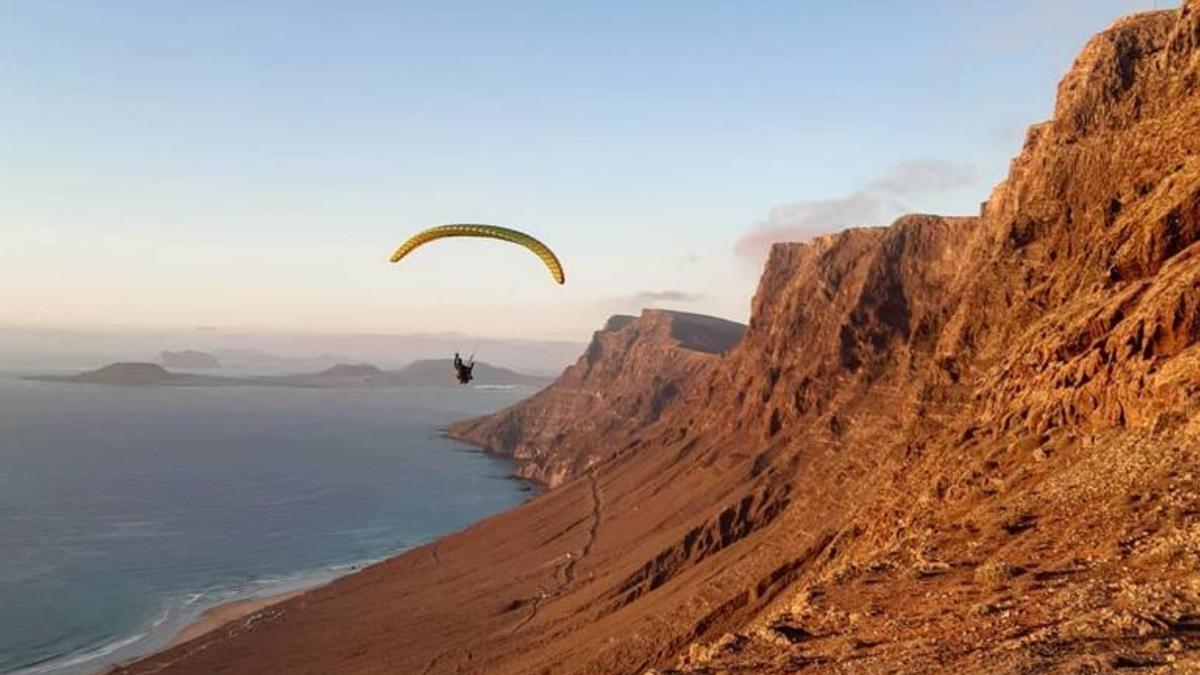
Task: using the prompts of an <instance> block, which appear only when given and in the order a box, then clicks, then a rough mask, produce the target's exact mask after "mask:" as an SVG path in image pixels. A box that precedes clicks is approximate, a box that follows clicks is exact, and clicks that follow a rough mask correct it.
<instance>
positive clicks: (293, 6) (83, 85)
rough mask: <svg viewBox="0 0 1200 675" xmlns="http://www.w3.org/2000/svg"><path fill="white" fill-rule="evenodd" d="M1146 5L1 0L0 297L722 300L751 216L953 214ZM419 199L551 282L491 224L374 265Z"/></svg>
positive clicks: (193, 322) (139, 320)
mask: <svg viewBox="0 0 1200 675" xmlns="http://www.w3.org/2000/svg"><path fill="white" fill-rule="evenodd" d="M1155 4H1156V3H1154V2H1153V1H1152V0H1009V1H1006V2H1004V3H997V2H985V1H983V0H979V1H974V0H927V1H923V2H890V1H889V2H883V1H864V0H857V1H845V2H759V3H736V2H697V1H692V2H608V3H587V4H584V3H561V2H545V3H542V2H536V3H535V2H525V3H483V2H479V3H453V2H446V3H419V4H418V3H401V2H345V3H332V2H322V3H319V2H288V3H284V2H265V1H264V2H256V3H244V2H221V1H212V2H204V3H184V2H161V1H146V2H129V1H126V2H121V1H114V2H105V3H98V2H83V1H82V0H79V1H75V2H55V1H52V0H26V1H24V2H17V1H10V2H3V3H0V157H3V161H2V162H0V234H2V235H3V240H2V241H3V244H2V245H0V283H3V287H4V288H5V289H6V292H5V293H3V294H0V325H26V326H50V327H78V328H85V327H86V328H96V327H107V328H122V329H129V328H133V329H138V328H145V329H150V328H154V329H161V328H181V329H183V328H188V327H191V326H216V327H220V328H222V329H228V330H296V331H314V332H414V331H443V330H457V331H464V332H469V333H478V334H484V335H493V336H504V337H512V336H523V337H546V338H570V339H583V338H585V337H586V336H587V335H588V334H589V333H590V331H592V330H594V329H595V328H596V327H598V325H599V324H600V323H601V322H602V321H603V319H604V317H605V316H607V315H608V314H611V313H613V312H617V311H631V310H634V309H636V308H637V307H638V306H640V305H646V304H658V305H661V306H670V307H675V308H678V309H685V310H690V311H701V312H710V313H715V314H719V315H723V316H727V317H731V318H736V319H745V318H746V314H747V312H748V308H749V302H750V296H751V294H752V293H753V290H754V286H755V283H756V281H757V276H758V271H759V265H760V262H761V242H760V241H759V239H761V237H760V238H756V237H755V236H754V233H755V232H759V231H761V230H762V228H764V227H767V228H775V229H773V230H772V232H779V233H783V234H787V233H789V232H794V233H795V234H796V235H797V236H800V235H802V234H804V233H806V232H809V231H822V230H828V229H838V228H840V227H844V226H846V225H850V224H884V221H886V220H888V219H890V218H891V217H892V216H894V215H896V214H897V213H898V212H899V211H902V210H922V211H936V212H945V213H963V212H966V213H971V212H974V211H976V210H977V208H978V203H979V202H980V201H981V200H983V199H985V198H986V195H987V193H988V191H989V190H990V189H991V186H992V184H994V183H995V182H996V181H997V180H998V179H999V178H1001V177H1002V176H1003V174H1004V171H1005V169H1006V167H1007V164H1008V161H1009V159H1010V158H1011V157H1012V155H1013V154H1014V153H1015V152H1016V150H1017V148H1018V147H1019V145H1020V141H1021V138H1022V135H1023V132H1024V128H1025V126H1026V125H1028V124H1030V123H1032V122H1035V121H1038V120H1040V119H1044V118H1046V117H1047V116H1048V115H1049V112H1050V110H1051V106H1052V103H1053V93H1054V86H1055V84H1056V83H1057V81H1058V78H1059V77H1061V75H1062V73H1063V72H1064V71H1065V69H1066V68H1067V67H1068V66H1069V65H1070V62H1071V59H1072V58H1073V57H1074V55H1075V53H1076V52H1077V51H1078V50H1079V48H1080V47H1081V46H1082V44H1083V42H1084V41H1085V40H1086V39H1087V37H1088V36H1090V35H1091V34H1092V33H1094V32H1096V31H1097V30H1100V29H1102V28H1103V27H1104V26H1106V25H1108V24H1110V23H1111V22H1112V21H1113V20H1115V19H1116V18H1117V17H1119V16H1121V15H1123V14H1127V13H1130V12H1133V11H1138V10H1142V9H1148V8H1151V7H1153V6H1154V5H1155ZM1157 4H1159V5H1160V6H1164V7H1165V6H1168V3H1165V2H1160V3H1157ZM1170 6H1173V3H1172V4H1171V5H1170ZM860 219H878V220H879V221H880V222H878V223H876V222H857V221H858V220H860ZM842 221H846V222H842ZM850 221H854V222H850ZM442 222H492V223H497V224H504V225H509V226H516V227H520V228H524V229H527V230H529V231H530V232H533V233H535V234H536V235H538V236H540V237H541V238H542V239H544V240H545V241H546V242H547V243H549V244H551V245H552V246H553V247H554V248H555V249H556V250H557V251H558V252H559V254H560V256H561V257H562V258H563V261H564V264H565V265H566V267H567V271H568V284H567V285H566V286H565V287H562V288H560V287H557V286H555V285H554V284H553V283H551V282H550V280H549V277H548V276H547V275H546V274H545V272H544V270H542V269H540V268H539V267H538V264H537V260H536V259H535V258H533V257H532V256H530V255H528V254H527V253H524V252H522V251H520V250H519V249H516V248H515V247H514V248H509V247H505V246H503V245H497V244H493V243H482V242H453V243H448V244H446V245H444V246H438V247H435V246H430V247H427V248H426V249H423V250H421V251H419V252H417V253H416V254H414V256H413V257H412V258H411V259H410V260H408V261H406V263H407V264H405V265H403V266H396V267H391V266H389V265H388V264H387V263H386V258H387V255H388V254H389V253H390V250H391V249H392V248H393V247H394V246H395V245H396V244H398V243H399V242H400V241H401V240H403V239H404V238H405V237H406V236H407V235H408V234H410V233H412V232H414V231H416V230H418V229H420V228H422V227H425V226H428V225H433V224H438V223H442ZM781 236H782V235H781ZM739 242H740V244H739Z"/></svg>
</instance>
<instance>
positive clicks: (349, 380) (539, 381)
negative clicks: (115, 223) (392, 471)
mask: <svg viewBox="0 0 1200 675" xmlns="http://www.w3.org/2000/svg"><path fill="white" fill-rule="evenodd" d="M451 363H452V362H451V360H450V359H428V360H421V361H415V362H413V363H411V364H409V365H407V366H405V367H404V368H401V369H399V370H392V371H389V370H383V369H381V368H379V367H378V366H374V365H371V364H369V363H339V364H337V365H335V366H331V367H329V368H326V369H325V370H322V371H320V372H316V373H297V374H293V375H274V376H246V377H214V376H210V375H195V374H191V373H179V372H174V371H170V370H167V369H166V368H164V367H162V366H160V365H159V364H157V363H141V362H122V363H112V364H109V365H107V366H104V367H103V368H98V369H96V370H89V371H86V372H83V373H77V374H74V375H35V376H31V377H27V378H25V379H26V380H32V381H38V382H62V383H68V384H102V385H114V386H136V387H147V386H150V387H153V386H174V387H224V386H265V387H294V388H303V389H313V388H322V389H346V388H389V387H439V386H447V387H449V386H457V385H454V383H453V372H454V370H453V367H452V365H451ZM550 380H551V378H548V377H539V376H536V375H526V374H523V373H518V372H515V371H512V370H509V369H507V368H501V367H499V366H493V365H490V364H487V363H482V362H480V363H476V364H475V386H483V387H536V388H540V387H543V386H545V385H547V384H549V383H550Z"/></svg>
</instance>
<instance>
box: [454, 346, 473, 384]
mask: <svg viewBox="0 0 1200 675" xmlns="http://www.w3.org/2000/svg"><path fill="white" fill-rule="evenodd" d="M474 369H475V356H474V355H472V356H471V358H470V360H469V361H466V362H464V361H463V360H462V357H461V356H459V355H458V352H454V375H455V377H457V378H458V383H459V384H469V383H470V382H471V380H473V379H475V376H474V375H472V374H471V371H472V370H474Z"/></svg>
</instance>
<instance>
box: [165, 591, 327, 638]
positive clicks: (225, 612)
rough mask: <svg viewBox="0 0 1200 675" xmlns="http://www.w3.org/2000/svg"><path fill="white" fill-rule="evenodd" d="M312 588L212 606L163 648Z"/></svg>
mask: <svg viewBox="0 0 1200 675" xmlns="http://www.w3.org/2000/svg"><path fill="white" fill-rule="evenodd" d="M312 588H316V586H310V587H308V588H299V589H295V590H291V591H287V592H285V593H277V594H275V595H264V596H262V597H257V598H244V599H242V600H234V601H232V602H226V603H224V604H221V605H217V606H216V607H212V608H210V609H208V610H205V612H204V614H202V615H200V618H199V619H196V620H195V621H193V622H192V623H190V624H188V625H187V626H185V627H184V629H183V630H181V631H179V634H178V635H176V636H175V637H174V638H173V639H172V640H171V642H170V643H169V644H168V645H167V646H166V647H164V648H163V649H170V648H171V647H174V646H175V645H179V644H183V643H184V642H187V641H188V640H191V639H193V638H197V637H200V636H201V635H204V634H205V633H208V632H210V631H213V630H216V629H217V628H220V627H221V626H223V625H225V624H227V623H229V622H230V621H234V620H236V619H240V618H242V617H244V616H249V615H251V614H253V613H255V612H257V611H259V610H261V609H266V608H267V607H270V606H271V605H274V604H276V603H280V602H283V601H284V600H288V599H290V598H294V597H296V596H297V595H300V594H301V593H304V592H305V591H308V590H310V589H312Z"/></svg>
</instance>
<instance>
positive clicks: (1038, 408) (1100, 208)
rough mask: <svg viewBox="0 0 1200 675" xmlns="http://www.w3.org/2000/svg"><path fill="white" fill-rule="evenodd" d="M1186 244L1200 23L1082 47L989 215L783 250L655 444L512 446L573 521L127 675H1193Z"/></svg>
mask: <svg viewBox="0 0 1200 675" xmlns="http://www.w3.org/2000/svg"><path fill="white" fill-rule="evenodd" d="M1198 238H1200V0H1187V2H1185V3H1184V6H1183V8H1182V9H1180V10H1172V11H1161V12H1153V13H1146V14H1141V15H1137V16H1134V17H1130V18H1127V19H1123V20H1121V21H1118V22H1117V23H1116V24H1114V25H1113V26H1112V27H1111V28H1110V29H1108V30H1106V31H1104V32H1103V33H1101V34H1100V35H1098V36H1097V37H1095V38H1094V39H1093V40H1091V41H1090V42H1089V43H1088V45H1087V46H1086V47H1085V48H1084V50H1083V52H1082V53H1081V55H1080V56H1079V58H1078V59H1077V60H1076V62H1075V64H1074V66H1073V67H1072V69H1071V70H1070V72H1069V73H1068V74H1067V75H1066V76H1065V77H1064V78H1063V80H1062V83H1061V85H1060V86H1059V90H1058V97H1057V103H1056V106H1055V111H1054V116H1053V119H1051V120H1050V121H1048V122H1045V123H1042V124H1038V125H1035V126H1033V127H1032V128H1031V129H1030V131H1029V134H1028V136H1027V139H1026V142H1025V144H1024V147H1023V148H1022V149H1021V151H1020V154H1019V155H1018V156H1017V158H1016V159H1015V160H1014V161H1013V163H1012V167H1011V170H1010V173H1009V176H1008V178H1007V179H1006V180H1005V181H1004V182H1003V183H1001V184H1000V185H999V186H997V188H996V189H995V190H994V192H993V193H992V195H991V198H990V199H989V200H988V201H987V203H986V205H985V206H984V208H983V209H982V212H981V214H980V215H978V216H971V217H959V218H946V217H940V216H934V215H914V216H906V217H904V218H901V219H899V220H898V221H897V222H896V223H894V224H892V225H891V226H890V227H881V228H863V229H854V230H850V231H847V232H843V233H840V234H836V235H830V236H826V237H821V238H818V239H816V240H814V241H812V242H809V243H803V244H800V243H784V244H777V245H776V246H775V247H774V248H773V249H772V251H771V255H770V259H769V260H768V262H767V264H766V268H765V269H764V272H763V275H762V279H761V281H760V284H759V287H758V290H757V293H756V295H755V298H754V300H753V309H752V318H751V321H750V324H749V326H748V328H747V330H746V333H745V335H744V337H742V339H741V340H740V341H739V342H738V343H737V345H736V346H735V347H733V348H732V349H731V350H730V351H729V352H728V353H727V354H725V355H723V356H717V357H714V358H703V359H702V362H701V363H697V364H696V365H695V366H694V370H691V371H690V372H688V373H686V374H676V373H673V372H667V371H659V370H654V369H652V370H651V371H650V372H645V373H640V374H639V376H638V378H637V379H638V380H640V381H642V382H661V381H666V380H668V379H671V378H672V377H676V376H677V377H678V379H674V380H671V381H674V382H675V383H676V384H675V386H674V389H675V390H676V391H674V392H673V394H672V396H670V397H669V400H667V401H665V402H664V403H663V405H662V406H660V407H658V409H657V410H655V412H654V414H653V415H651V416H648V417H637V418H635V419H633V420H632V422H631V423H630V424H627V425H626V424H620V425H617V426H615V427H608V426H599V427H596V428H594V429H592V430H591V431H578V432H576V431H572V430H573V429H574V428H576V426H577V425H579V423H580V422H581V421H590V420H580V419H568V416H563V417H562V418H561V419H563V421H562V422H554V423H549V422H548V423H546V424H544V425H543V424H530V425H529V426H528V427H526V426H524V425H523V424H522V425H521V426H515V427H514V429H515V431H514V432H512V434H511V435H510V436H509V437H506V438H504V439H503V440H504V443H506V444H508V447H513V448H519V447H521V446H522V445H525V444H535V445H531V447H539V446H536V444H538V443H543V442H544V439H546V438H554V437H555V436H556V435H557V434H562V435H563V439H564V443H563V445H562V447H561V448H558V449H556V450H555V451H554V452H556V453H558V454H557V455H556V456H555V457H554V461H555V462H556V463H557V465H559V466H562V467H564V469H563V470H562V471H561V472H559V475H558V476H557V477H556V482H558V483H560V485H559V487H557V488H556V489H553V490H550V491H549V492H547V493H545V494H543V495H541V496H539V497H538V498H536V499H534V500H531V501H530V502H529V503H527V504H525V505H524V506H522V507H520V508H518V509H515V510H513V511H510V512H508V513H504V514H501V515H499V516H496V517H494V518H491V519H489V520H486V521H484V522H482V523H479V524H477V525H475V526H473V527H471V528H468V529H467V530H465V531H463V532H460V533H457V534H455V535H451V536H449V537H446V538H445V539H442V540H440V541H438V542H436V543H433V544H430V545H428V546H425V547H422V548H420V549H417V550H414V551H412V552H409V553H407V554H405V555H402V556H399V557H397V558H395V559H392V560H389V561H386V562H384V563H381V564H379V565H376V566H373V567H371V568H369V569H367V570H365V571H364V572H362V573H359V574H355V575H352V576H349V577H346V578H343V579H341V580H339V581H337V582H335V583H333V584H330V585H328V586H325V587H322V588H320V589H317V590H314V591H312V592H309V593H307V594H305V595H302V596H300V597H298V598H296V599H293V600H290V601H287V602H285V603H283V604H280V605H277V606H275V607H273V608H271V609H269V610H266V611H264V612H262V613H260V614H258V615H255V616H252V617H250V618H249V619H247V620H242V621H239V622H235V623H234V624H230V625H228V626H227V627H226V628H224V629H221V630H218V631H217V632H215V633H212V634H209V635H208V636H205V637H202V638H199V639H197V640H194V641H192V642H189V643H186V644H183V645H180V646H178V647H176V648H174V649H172V650H170V651H168V652H165V653H163V654H161V655H158V656H155V657H152V658H150V659H147V660H145V661H143V662H140V663H138V664H135V665H134V666H132V667H130V668H128V669H126V672H138V673H141V672H147V673H148V672H168V673H207V672H246V673H249V672H265V671H270V670H274V671H283V670H286V671H288V672H311V673H318V672H341V673H383V672H412V673H424V674H427V675H431V674H433V673H456V672H473V673H531V672H534V673H537V672H553V673H639V672H644V671H646V670H648V669H656V670H659V671H667V670H673V671H682V672H689V673H713V672H719V673H726V672H738V673H742V672H746V673H785V672H795V671H797V670H801V669H812V670H817V671H837V672H841V671H857V672H897V671H898V672H1102V671H1109V670H1115V669H1125V668H1142V669H1159V670H1162V671H1166V670H1171V671H1174V672H1195V671H1197V670H1200V572H1198V570H1200V491H1198V490H1197V482H1196V471H1197V469H1196V467H1197V466H1198V464H1197V460H1198V459H1200V457H1198V455H1200V445H1198V444H1197V435H1198V434H1200V417H1197V415H1196V413H1197V412H1198V411H1200V386H1197V384H1196V373H1197V372H1200V368H1198V366H1200V347H1198V346H1197V341H1198V340H1200V312H1198V311H1197V307H1198V302H1200V291H1198V290H1197V289H1200V244H1197V239H1198ZM644 318H645V317H643V319H644ZM622 321H625V320H622ZM650 323H653V321H651V322H650ZM630 325H632V324H630ZM622 330H623V327H622V326H619V325H618V326H613V327H610V331H609V332H611V333H613V335H619V334H621V332H622ZM642 335H643V333H642V331H640V330H636V331H631V333H630V335H629V337H630V338H631V339H633V340H634V344H631V345H628V346H626V347H625V349H626V350H627V353H629V354H635V353H637V351H638V349H639V348H641V347H642V345H643V343H640V342H638V340H639V339H640V338H641V337H642ZM644 345H645V347H646V348H647V349H660V348H662V346H663V342H662V341H661V334H658V335H657V336H656V337H655V336H652V337H651V338H650V339H648V340H647V341H646V342H645V343H644ZM653 363H655V362H654V360H653V359H646V360H645V362H644V366H645V367H647V368H650V367H651V365H652V364H653ZM657 363H658V364H659V367H660V368H663V367H667V368H669V367H671V365H672V363H673V361H671V360H669V359H668V360H660V361H658V362H657ZM578 365H579V364H577V366H578ZM579 375H580V373H576V374H575V375H573V376H579ZM566 377H567V376H566V375H564V380H562V381H560V383H559V385H564V386H565V385H566V384H568V383H569V381H568V380H566V379H565V378H566ZM607 378H608V381H607V382H605V381H604V379H602V378H601V377H600V376H599V375H598V376H597V378H596V379H595V381H590V382H589V383H588V386H589V387H590V388H592V389H593V390H595V391H598V392H605V391H607V387H612V388H613V389H614V390H622V388H623V387H624V386H626V385H627V384H628V385H630V386H632V385H631V383H632V382H633V380H632V379H629V378H627V377H626V376H624V375H622V374H621V371H620V370H617V371H616V372H614V373H612V374H611V375H608V376H607ZM559 385H555V387H553V388H552V389H551V390H550V391H554V390H555V389H559V388H564V387H560V386H559ZM641 393H642V394H643V398H644V400H650V399H649V397H651V396H652V391H650V390H643V391H642V392H641ZM622 394H623V396H625V397H632V398H628V399H627V400H630V401H632V400H634V399H635V398H636V396H635V394H634V392H633V391H632V390H630V391H623V390H622ZM553 408H554V406H552V405H547V406H546V408H545V409H547V410H550V409H553ZM527 409H528V410H530V411H533V410H536V409H537V408H536V407H535V406H533V405H532V404H530V405H529V406H527ZM631 409H633V410H635V411H641V410H644V409H643V408H640V407H632V408H631ZM581 414H585V415H587V416H588V417H591V416H593V414H594V411H592V410H590V409H589V410H585V411H584V412H583V413H581ZM511 418H512V419H516V418H517V416H513V417H511ZM495 438H500V436H495ZM597 448H601V449H600V450H597ZM573 452H578V453H584V454H583V455H581V456H586V457H588V459H584V461H582V462H578V463H572V462H571V461H570V458H569V455H570V453H573ZM597 453H598V454H597ZM543 454H544V453H543ZM593 456H594V457H596V458H597V459H596V460H595V461H592V460H591V459H590V458H591V457H593Z"/></svg>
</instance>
